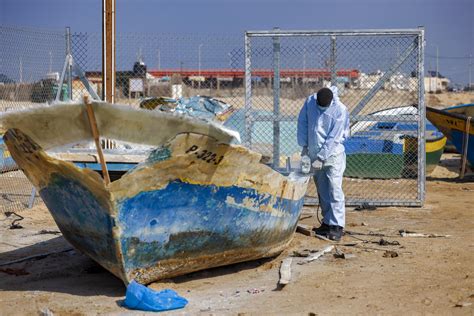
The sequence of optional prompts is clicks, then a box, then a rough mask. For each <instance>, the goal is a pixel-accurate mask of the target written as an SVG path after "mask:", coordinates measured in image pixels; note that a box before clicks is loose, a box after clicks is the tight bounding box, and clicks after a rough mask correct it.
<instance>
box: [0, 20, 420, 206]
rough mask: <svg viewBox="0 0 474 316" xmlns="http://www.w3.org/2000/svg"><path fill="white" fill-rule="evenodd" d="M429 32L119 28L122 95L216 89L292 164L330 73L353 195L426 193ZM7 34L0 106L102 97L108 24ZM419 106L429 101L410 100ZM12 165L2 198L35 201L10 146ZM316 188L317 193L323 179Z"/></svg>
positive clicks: (0, 188)
mask: <svg viewBox="0 0 474 316" xmlns="http://www.w3.org/2000/svg"><path fill="white" fill-rule="evenodd" d="M275 35H276V36H275ZM419 43H420V33H419V32H418V31H416V32H415V31H413V32H408V33H406V32H405V33H403V32H399V33H397V34H389V33H383V32H380V33H377V34H374V33H371V34H357V33H350V34H342V33H331V32H327V33H321V32H320V33H308V34H302V33H299V34H294V33H291V34H290V33H280V34H276V33H272V34H269V32H260V33H259V32H248V33H247V34H246V36H245V41H244V38H243V36H242V34H235V35H217V34H215V35H209V34H208V35H202V34H196V35H178V34H157V33H149V34H117V36H116V82H115V83H116V86H115V93H114V95H115V102H116V103H120V104H129V105H130V106H132V107H139V106H142V107H148V105H149V104H150V103H147V100H150V99H157V98H160V97H165V98H167V99H173V100H182V99H186V98H189V97H192V96H196V95H201V96H210V97H213V98H216V99H218V100H221V101H223V102H225V103H227V104H229V105H231V106H232V108H233V112H232V114H231V115H230V116H228V117H226V119H227V120H226V122H225V125H227V126H228V127H231V128H233V129H236V130H237V131H239V132H240V134H241V138H242V140H243V141H244V144H245V145H248V146H249V147H251V148H252V149H254V150H256V151H259V152H261V153H262V154H263V155H264V157H265V158H266V161H268V162H269V163H272V161H273V160H274V161H275V162H273V164H274V165H275V167H282V168H283V167H284V166H285V165H286V163H287V161H289V162H291V163H292V165H293V166H296V161H297V160H299V152H300V148H299V147H298V145H297V143H296V117H297V115H298V112H299V110H300V108H301V107H302V105H303V103H304V100H305V98H306V97H307V96H308V95H310V94H311V93H314V92H315V91H317V89H319V88H320V87H322V86H324V85H326V84H328V83H329V82H332V83H333V84H334V85H336V86H337V87H338V88H339V95H340V98H341V100H342V102H344V104H346V106H348V108H349V110H350V111H352V116H351V120H352V127H351V131H352V137H351V139H350V140H349V141H348V143H347V144H346V150H347V162H348V163H347V170H346V177H345V182H344V189H345V192H346V195H347V197H348V201H349V202H351V203H362V202H373V203H375V204H417V203H418V204H419V203H420V201H422V200H423V190H424V187H423V186H424V182H423V181H424V174H423V171H424V169H423V163H424V147H423V146H424V137H422V136H423V135H424V133H423V132H422V130H423V128H424V124H422V123H423V121H422V120H421V119H420V118H421V117H424V112H422V111H423V106H422V105H423V98H422V91H421V88H420V80H419V78H420V75H421V74H422V71H423V70H422V58H421V56H422V54H421V53H420V50H421V46H420V45H419ZM0 44H1V49H0V54H1V55H0V107H1V111H2V112H5V111H9V110H18V109H20V108H25V107H31V106H36V105H38V104H44V103H51V102H52V101H53V100H80V99H81V98H82V96H83V95H84V94H90V95H91V96H93V97H94V95H97V96H102V91H103V83H102V50H101V45H102V35H101V34H99V33H78V32H74V30H72V32H69V31H68V30H61V31H58V32H54V31H38V30H32V29H24V28H22V29H18V28H8V27H0ZM411 105H421V106H419V107H418V108H406V107H408V106H411ZM413 109H414V111H413ZM377 111H378V113H376V114H373V112H377ZM405 114H406V115H405ZM273 157H276V159H273ZM417 157H421V159H418V158H417ZM2 164H3V167H2V173H1V174H0V194H1V196H2V204H0V205H3V207H9V208H12V207H20V208H23V207H26V206H28V205H31V204H32V201H33V199H32V197H34V195H33V194H34V193H35V192H34V191H32V187H31V185H30V184H29V183H28V181H27V180H26V178H25V177H24V175H23V174H22V173H21V172H20V171H18V170H17V168H16V166H15V164H14V162H13V161H12V160H11V157H9V155H8V151H7V150H6V149H4V151H3V160H2ZM309 192H310V195H311V196H313V197H314V196H315V195H316V194H315V190H314V187H313V188H311V189H310V191H309ZM36 201H39V198H36ZM310 201H311V199H310ZM313 201H314V199H313Z"/></svg>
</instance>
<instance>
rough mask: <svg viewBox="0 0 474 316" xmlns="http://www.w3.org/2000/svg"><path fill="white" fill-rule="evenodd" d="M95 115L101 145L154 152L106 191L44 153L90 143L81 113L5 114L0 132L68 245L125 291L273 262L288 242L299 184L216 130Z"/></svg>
mask: <svg viewBox="0 0 474 316" xmlns="http://www.w3.org/2000/svg"><path fill="white" fill-rule="evenodd" d="M93 109H94V113H95V115H96V118H97V122H98V129H99V131H100V133H101V135H102V136H104V137H107V138H109V139H117V140H122V141H126V142H131V143H135V144H144V145H147V146H153V148H154V149H153V150H151V151H150V152H149V153H148V156H147V158H146V159H145V160H144V161H143V162H141V163H138V164H137V165H136V166H135V167H134V168H132V169H130V170H128V171H127V172H126V173H125V174H124V175H123V176H122V177H121V178H120V179H117V180H116V181H113V182H111V183H110V184H109V185H106V184H105V183H104V182H103V180H102V178H101V177H100V176H99V175H98V174H97V173H96V172H94V171H92V170H90V169H88V168H83V169H81V168H78V167H77V166H75V165H74V164H73V163H71V162H67V161H63V160H59V159H57V158H54V157H53V156H51V155H49V154H48V152H47V151H48V150H50V149H52V148H55V147H57V146H64V145H66V144H70V143H76V142H78V141H90V140H91V139H92V134H91V132H90V127H89V123H88V121H87V119H86V115H85V107H84V105H83V104H74V105H71V104H68V105H57V106H52V107H48V108H40V109H33V110H30V111H27V112H23V113H11V114H9V115H8V116H4V117H2V118H1V123H2V125H3V128H4V129H6V130H7V132H6V134H5V136H4V139H5V143H6V144H7V146H8V148H9V150H10V152H11V154H12V157H13V158H14V159H15V161H16V162H17V163H18V165H19V167H20V168H21V169H22V170H23V171H24V172H25V174H26V176H27V177H28V179H29V180H30V181H31V182H32V183H33V185H34V186H35V187H36V188H37V190H38V192H39V194H40V195H41V197H42V199H43V200H44V202H45V204H46V205H47V207H48V209H49V210H50V212H51V214H52V216H53V218H54V220H55V221H56V223H57V225H58V227H59V229H60V230H61V232H62V233H63V235H64V237H65V238H66V239H67V240H68V241H69V242H70V243H71V244H72V245H73V246H74V247H76V248H77V249H79V250H80V251H81V252H83V253H85V254H87V255H88V256H90V257H91V258H92V259H93V260H95V261H97V262H98V263H99V264H101V265H102V266H103V267H105V268H106V269H108V270H109V271H111V272H112V273H113V274H115V275H116V276H117V277H119V278H121V279H122V280H123V281H124V282H125V283H128V282H130V281H131V280H136V281H137V282H140V283H143V284H147V283H150V282H153V281H156V280H160V279H164V278H170V277H174V276H178V275H182V274H185V273H189V272H193V271H197V270H202V269H207V268H212V267H217V266H222V265H227V264H232V263H237V262H242V261H248V260H254V259H259V258H264V257H271V256H275V255H277V254H279V253H280V252H281V251H283V249H285V247H286V246H287V245H288V244H289V242H290V241H291V239H292V237H293V234H294V232H295V229H296V225H297V221H298V218H299V216H300V212H301V209H302V206H303V198H304V195H305V192H306V188H307V184H308V180H309V178H308V177H307V176H303V175H299V174H296V173H292V174H290V175H288V176H285V175H283V174H281V173H279V172H277V171H276V170H273V169H271V168H270V167H268V166H266V165H264V164H262V163H261V155H260V154H258V153H256V152H253V151H251V150H249V149H247V148H245V147H242V146H240V145H238V134H236V133H235V132H233V131H230V130H227V129H226V128H224V127H223V126H222V125H219V124H216V123H213V122H207V121H203V120H199V119H193V118H190V117H187V116H184V115H181V114H171V113H166V112H158V111H145V110H133V109H130V108H128V107H126V106H116V105H114V106H113V105H109V104H105V103H94V104H93ZM116 122H121V124H120V126H118V124H116ZM58 131H62V133H60V134H58ZM57 135H61V138H58V137H57Z"/></svg>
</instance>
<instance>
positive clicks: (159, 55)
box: [157, 48, 161, 70]
mask: <svg viewBox="0 0 474 316" xmlns="http://www.w3.org/2000/svg"><path fill="white" fill-rule="evenodd" d="M157 51H158V56H157V57H158V70H160V69H161V54H160V49H159V48H158V49H157Z"/></svg>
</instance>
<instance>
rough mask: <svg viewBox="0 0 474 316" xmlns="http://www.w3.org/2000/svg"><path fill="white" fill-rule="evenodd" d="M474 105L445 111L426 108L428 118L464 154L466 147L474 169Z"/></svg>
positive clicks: (468, 158) (465, 105) (464, 105)
mask: <svg viewBox="0 0 474 316" xmlns="http://www.w3.org/2000/svg"><path fill="white" fill-rule="evenodd" d="M473 116H474V104H463V105H458V106H455V107H451V108H448V109H444V110H438V109H434V108H430V107H426V117H427V118H428V120H430V122H431V123H433V125H435V126H436V127H437V128H438V129H439V130H440V131H441V132H442V133H443V134H444V135H445V136H446V137H447V138H448V140H449V141H450V142H451V143H452V144H453V145H454V146H455V147H456V150H457V151H458V152H459V153H463V151H464V145H466V146H467V147H466V151H467V160H468V161H469V163H470V164H471V166H472V167H474V120H472V117H473Z"/></svg>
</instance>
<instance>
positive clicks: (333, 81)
mask: <svg viewBox="0 0 474 316" xmlns="http://www.w3.org/2000/svg"><path fill="white" fill-rule="evenodd" d="M336 53H337V51H336V36H331V59H330V62H331V65H330V66H331V85H333V86H335V85H336V81H337V72H336Z"/></svg>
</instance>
